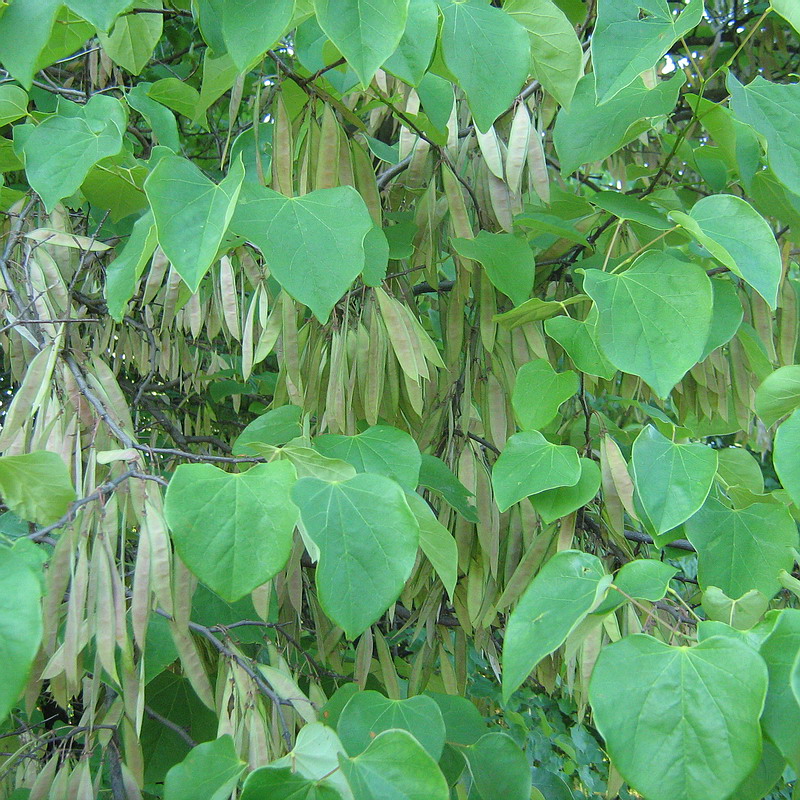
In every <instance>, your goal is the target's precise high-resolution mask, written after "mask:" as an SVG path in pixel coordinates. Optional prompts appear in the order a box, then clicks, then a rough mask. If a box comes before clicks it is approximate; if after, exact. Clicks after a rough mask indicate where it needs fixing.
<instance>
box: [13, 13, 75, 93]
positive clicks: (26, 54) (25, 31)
mask: <svg viewBox="0 0 800 800" xmlns="http://www.w3.org/2000/svg"><path fill="white" fill-rule="evenodd" d="M62 4H63V0H38V2H31V3H9V4H7V5H6V6H5V7H4V8H3V16H2V25H0V62H2V64H3V66H4V67H5V69H7V70H8V72H9V73H10V74H11V76H12V77H14V78H16V79H17V80H18V81H19V82H20V83H21V84H22V85H23V86H24V87H25V88H26V89H30V88H31V82H32V81H33V76H34V74H35V73H36V71H37V70H38V69H39V58H40V55H41V53H42V51H43V50H44V49H45V47H46V46H47V42H48V41H49V39H50V34H51V32H52V30H53V25H54V24H55V20H56V16H57V14H58V11H59V9H60V8H61V6H62Z"/></svg>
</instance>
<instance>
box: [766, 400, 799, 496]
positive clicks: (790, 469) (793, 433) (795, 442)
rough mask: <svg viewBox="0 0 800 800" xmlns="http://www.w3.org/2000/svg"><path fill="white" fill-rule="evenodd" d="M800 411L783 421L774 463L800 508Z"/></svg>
mask: <svg viewBox="0 0 800 800" xmlns="http://www.w3.org/2000/svg"><path fill="white" fill-rule="evenodd" d="M798 453H800V411H795V412H794V413H793V414H792V416H791V417H789V419H787V420H786V421H785V422H782V423H781V425H780V427H779V428H778V430H777V432H776V434H775V452H774V453H773V457H772V464H773V466H774V467H775V472H776V473H777V475H778V478H779V479H780V482H781V484H782V486H783V488H784V489H786V491H787V492H788V493H789V496H790V497H791V498H792V502H793V503H794V504H795V506H796V507H797V508H800V461H798V458H797V454H798Z"/></svg>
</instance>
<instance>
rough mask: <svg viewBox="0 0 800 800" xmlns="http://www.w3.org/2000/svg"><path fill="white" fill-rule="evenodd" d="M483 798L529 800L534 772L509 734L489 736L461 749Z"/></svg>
mask: <svg viewBox="0 0 800 800" xmlns="http://www.w3.org/2000/svg"><path fill="white" fill-rule="evenodd" d="M458 752H459V753H461V755H463V756H464V759H465V760H466V762H467V765H468V766H469V771H470V774H471V775H472V780H473V786H474V789H475V790H476V791H477V792H478V793H479V796H480V797H482V798H488V797H497V798H501V797H502V798H503V800H530V796H531V768H530V766H529V765H528V759H527V758H526V757H525V754H524V753H523V752H522V750H521V748H520V746H519V745H518V744H517V743H516V742H515V741H514V740H513V739H512V738H511V737H510V736H509V735H508V734H506V733H487V734H485V735H484V736H481V738H480V739H478V741H477V742H475V743H474V744H471V745H467V746H466V747H459V748H458Z"/></svg>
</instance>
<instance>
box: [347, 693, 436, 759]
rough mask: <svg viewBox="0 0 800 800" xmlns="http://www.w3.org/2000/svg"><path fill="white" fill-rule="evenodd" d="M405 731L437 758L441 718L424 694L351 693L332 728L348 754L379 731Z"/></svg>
mask: <svg viewBox="0 0 800 800" xmlns="http://www.w3.org/2000/svg"><path fill="white" fill-rule="evenodd" d="M392 728H394V729H399V730H404V731H408V732H409V733H410V734H411V735H412V736H413V737H414V738H415V739H416V740H417V742H419V744H420V745H422V747H423V749H424V750H425V752H426V753H428V755H429V756H430V757H431V758H432V759H433V760H434V761H438V760H439V757H440V756H441V755H442V748H443V747H444V736H445V729H444V719H443V718H442V712H441V711H439V706H438V705H436V703H435V702H434V701H433V700H432V699H431V698H430V697H425V695H418V696H416V697H409V698H408V699H407V700H390V699H389V698H388V697H384V696H383V695H382V694H380V692H374V691H367V692H358V693H356V694H354V695H353V696H352V697H351V698H350V700H349V701H348V703H347V705H346V706H345V707H344V710H343V711H342V713H341V716H340V717H339V722H338V723H337V725H336V732H337V733H338V734H339V739H341V742H342V744H343V745H344V749H345V750H346V751H347V753H348V755H350V756H357V755H358V754H359V753H363V752H364V751H365V750H366V749H367V747H369V744H370V742H371V741H372V740H373V739H374V738H375V737H376V736H377V735H378V734H379V733H382V732H383V731H388V730H390V729H392Z"/></svg>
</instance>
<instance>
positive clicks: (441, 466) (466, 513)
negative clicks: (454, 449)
mask: <svg viewBox="0 0 800 800" xmlns="http://www.w3.org/2000/svg"><path fill="white" fill-rule="evenodd" d="M419 485H420V486H424V487H425V488H427V489H432V490H433V491H434V492H437V493H438V494H440V495H441V496H442V497H443V498H444V499H445V500H446V501H447V502H448V503H449V504H450V505H451V506H452V507H453V508H454V509H455V510H456V511H458V513H459V514H461V516H462V517H464V519H466V520H468V521H469V522H477V521H478V514H477V512H476V510H475V505H474V503H473V502H471V501H470V498H471V497H474V495H473V494H472V492H471V491H470V490H469V489H467V487H466V486H464V484H463V483H461V481H460V480H459V479H458V478H457V477H456V476H455V475H454V474H453V471H452V470H451V469H450V467H448V466H447V464H445V463H444V461H442V459H441V458H437V457H436V456H432V455H429V454H428V453H423V454H422V463H421V465H420V470H419Z"/></svg>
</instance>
